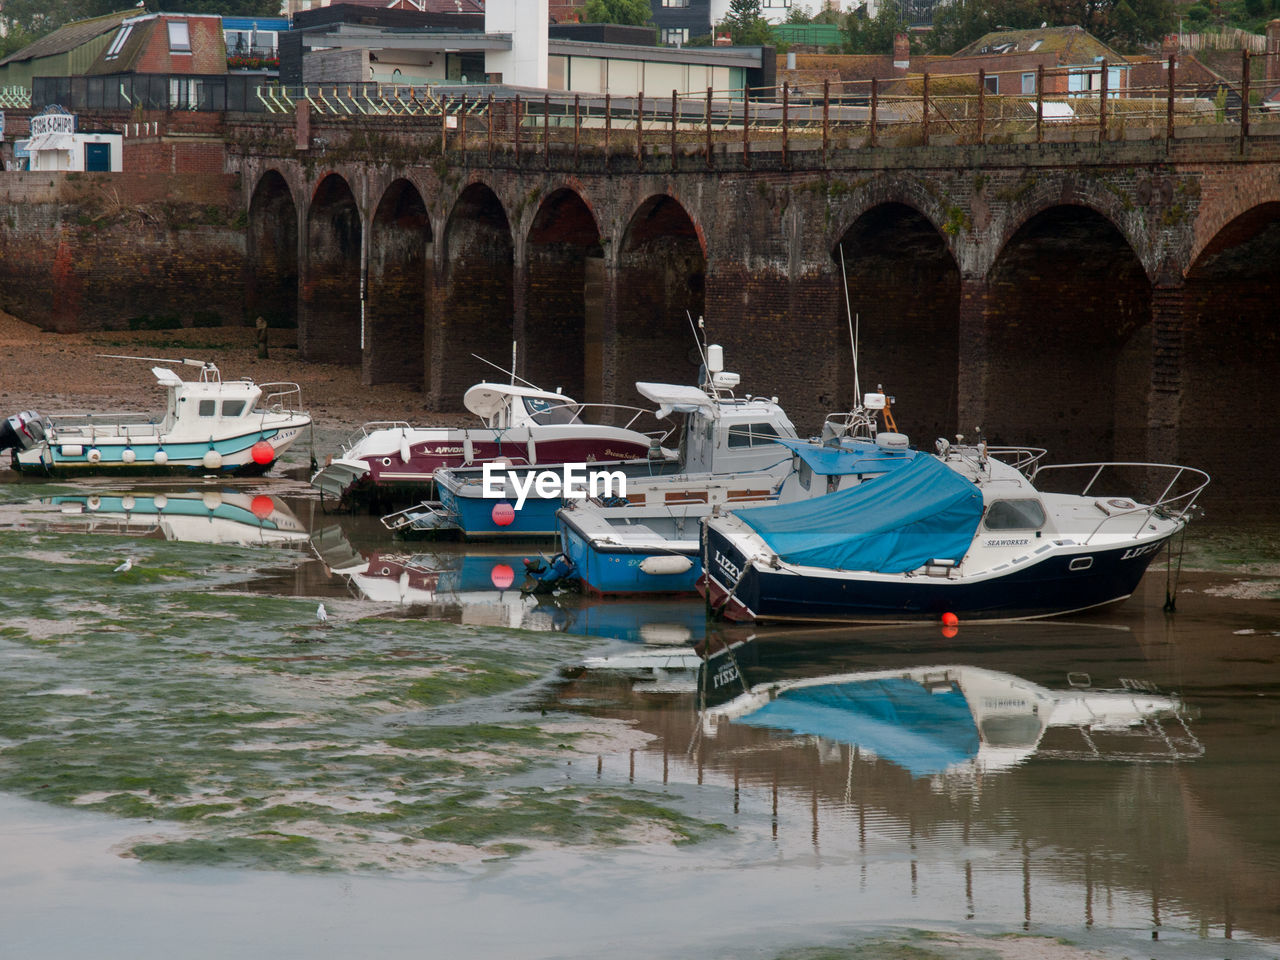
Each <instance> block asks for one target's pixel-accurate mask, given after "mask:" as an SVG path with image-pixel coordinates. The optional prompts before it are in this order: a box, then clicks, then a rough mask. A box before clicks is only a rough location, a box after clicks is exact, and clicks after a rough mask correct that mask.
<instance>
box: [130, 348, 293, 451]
mask: <svg viewBox="0 0 1280 960" xmlns="http://www.w3.org/2000/svg"><path fill="white" fill-rule="evenodd" d="M151 372H152V373H153V374H154V375H155V378H156V380H157V381H158V382H159V383H160V386H162V387H164V388H165V390H166V392H167V394H168V401H167V403H166V407H165V415H164V419H163V420H162V421H161V423H160V426H159V430H158V431H157V432H158V433H160V434H163V435H166V436H168V437H169V438H170V439H173V440H180V439H183V438H184V437H185V438H192V439H200V438H207V437H210V436H214V435H218V436H220V435H222V434H223V433H225V431H226V428H227V427H234V426H235V425H236V424H237V423H239V422H240V421H244V420H247V419H248V418H250V417H252V416H253V415H254V414H255V413H257V414H261V413H262V411H261V410H259V409H258V403H259V401H260V400H261V399H262V395H263V391H262V387H261V386H259V385H258V384H256V383H254V382H253V381H251V380H227V381H224V380H223V379H222V377H221V375H220V374H219V373H218V368H217V367H216V366H214V365H213V364H211V363H206V364H203V365H202V366H201V370H200V379H199V380H183V379H182V378H181V377H180V376H178V374H177V373H175V372H174V371H173V370H170V369H169V368H167V367H152V368H151ZM272 386H285V385H283V384H273V385H272ZM288 386H292V385H288ZM294 389H295V390H296V388H294ZM287 392H292V391H287ZM282 397H283V394H272V395H271V396H270V397H268V400H280V399H281V398H282Z"/></svg>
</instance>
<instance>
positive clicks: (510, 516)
mask: <svg viewBox="0 0 1280 960" xmlns="http://www.w3.org/2000/svg"><path fill="white" fill-rule="evenodd" d="M492 516H493V522H494V523H496V524H497V525H498V526H500V527H509V526H511V524H513V523H515V521H516V508H515V507H513V506H512V505H511V504H509V503H495V504H494V505H493V513H492Z"/></svg>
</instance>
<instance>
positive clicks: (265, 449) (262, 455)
mask: <svg viewBox="0 0 1280 960" xmlns="http://www.w3.org/2000/svg"><path fill="white" fill-rule="evenodd" d="M249 456H251V457H253V462H254V463H257V464H268V463H270V462H271V461H272V460H274V459H275V458H276V448H275V447H273V446H272V445H271V444H269V443H267V441H265V440H259V441H258V442H257V443H255V444H254V445H253V446H252V447H250V448H249Z"/></svg>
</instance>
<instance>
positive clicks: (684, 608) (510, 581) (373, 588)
mask: <svg viewBox="0 0 1280 960" xmlns="http://www.w3.org/2000/svg"><path fill="white" fill-rule="evenodd" d="M327 539H329V540H334V541H336V540H337V538H336V537H331V538H326V537H324V535H323V534H322V535H320V536H317V537H316V538H315V543H316V544H317V553H320V555H321V559H322V560H324V561H325V563H326V564H327V565H328V567H329V570H330V571H331V572H332V573H335V574H338V575H340V576H342V577H345V578H346V579H347V580H348V582H349V583H350V584H351V585H352V587H353V588H354V589H355V590H356V592H358V594H359V595H360V596H362V597H364V598H365V599H367V600H370V601H373V602H376V603H387V604H396V605H398V606H401V607H405V608H411V609H412V611H413V612H414V614H416V615H420V616H425V617H429V618H431V619H439V620H449V621H452V622H455V623H462V624H468V625H472V626H497V627H512V628H518V629H525V630H546V631H555V632H558V633H572V634H580V635H589V636H600V637H609V638H615V639H620V640H627V641H632V642H638V643H644V644H654V645H663V646H671V645H688V644H692V643H694V642H696V641H697V640H698V639H700V638H701V636H702V634H703V631H704V629H705V622H706V613H705V610H704V607H703V603H702V601H701V600H689V601H684V602H680V603H662V604H655V603H653V602H652V601H637V602H627V601H601V602H592V601H590V600H588V599H587V598H582V597H579V596H578V595H577V594H567V595H564V596H562V597H557V596H549V595H539V596H533V595H528V594H526V593H524V592H522V590H521V588H522V587H523V586H524V583H525V559H526V557H532V556H536V554H513V553H510V552H491V551H486V550H485V549H483V548H479V547H477V545H475V544H470V545H468V547H469V548H468V549H467V550H466V551H465V552H462V551H459V550H451V549H448V548H442V549H441V550H439V551H437V552H423V553H400V552H394V551H382V550H376V549H375V550H365V551H363V552H357V551H356V550H353V549H349V548H348V549H347V550H346V552H345V553H343V552H342V551H340V550H338V549H336V548H333V547H330V548H328V549H327V550H325V551H323V552H322V550H321V549H320V544H321V543H323V542H325V541H326V540H327Z"/></svg>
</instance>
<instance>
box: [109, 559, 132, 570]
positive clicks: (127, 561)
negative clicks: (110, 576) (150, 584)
mask: <svg viewBox="0 0 1280 960" xmlns="http://www.w3.org/2000/svg"><path fill="white" fill-rule="evenodd" d="M132 569H133V557H125V558H124V563H122V564H120V566H118V567H116V568H115V569H114V570H112V571H111V572H112V573H128V572H129V571H130V570H132Z"/></svg>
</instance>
